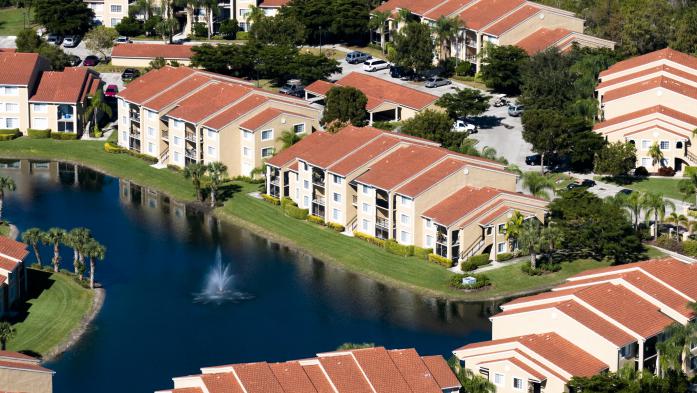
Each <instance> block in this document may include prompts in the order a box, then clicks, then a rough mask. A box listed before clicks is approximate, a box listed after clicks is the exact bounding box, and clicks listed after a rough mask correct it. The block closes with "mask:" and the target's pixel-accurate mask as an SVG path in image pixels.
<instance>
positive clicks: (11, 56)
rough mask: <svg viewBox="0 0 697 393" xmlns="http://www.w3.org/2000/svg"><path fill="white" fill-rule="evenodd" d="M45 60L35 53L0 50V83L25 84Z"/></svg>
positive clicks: (27, 83)
mask: <svg viewBox="0 0 697 393" xmlns="http://www.w3.org/2000/svg"><path fill="white" fill-rule="evenodd" d="M44 63H45V61H44V60H42V58H41V57H40V56H39V55H38V54H36V53H20V52H17V53H14V52H0V69H1V70H2V72H0V85H19V86H27V85H29V82H30V81H31V78H32V75H33V74H34V70H35V69H36V68H37V67H41V66H42V65H44Z"/></svg>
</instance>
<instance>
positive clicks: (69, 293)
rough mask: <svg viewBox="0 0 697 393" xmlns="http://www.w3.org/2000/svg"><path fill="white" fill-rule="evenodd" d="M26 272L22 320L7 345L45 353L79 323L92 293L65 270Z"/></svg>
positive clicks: (66, 338) (30, 270) (90, 300)
mask: <svg viewBox="0 0 697 393" xmlns="http://www.w3.org/2000/svg"><path fill="white" fill-rule="evenodd" d="M27 272H28V273H29V277H28V278H29V285H30V297H31V299H30V300H29V301H28V302H27V306H28V310H26V314H25V315H24V318H23V320H22V321H20V322H17V323H16V324H15V325H14V327H15V329H16V331H17V335H16V336H15V337H14V338H13V339H12V340H10V341H9V343H8V349H9V350H11V351H31V352H34V353H37V354H40V355H45V354H47V353H49V351H51V349H53V348H54V347H56V346H58V345H60V344H61V343H63V342H65V341H66V340H68V339H69V337H70V335H71V334H72V332H73V331H74V330H75V329H76V328H78V327H79V325H80V322H81V321H82V319H83V317H84V316H85V315H86V314H87V313H89V311H90V310H91V307H92V297H93V296H94V294H93V292H92V291H91V290H89V289H85V288H83V287H81V286H80V285H78V284H77V283H76V282H75V281H74V280H73V278H72V277H69V276H68V275H65V274H60V273H59V274H55V273H49V272H44V271H40V270H34V269H28V270H27Z"/></svg>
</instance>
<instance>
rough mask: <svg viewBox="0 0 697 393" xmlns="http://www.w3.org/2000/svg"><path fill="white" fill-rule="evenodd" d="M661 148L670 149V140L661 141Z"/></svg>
mask: <svg viewBox="0 0 697 393" xmlns="http://www.w3.org/2000/svg"><path fill="white" fill-rule="evenodd" d="M660 146H661V150H668V149H670V142H669V141H661V145H660Z"/></svg>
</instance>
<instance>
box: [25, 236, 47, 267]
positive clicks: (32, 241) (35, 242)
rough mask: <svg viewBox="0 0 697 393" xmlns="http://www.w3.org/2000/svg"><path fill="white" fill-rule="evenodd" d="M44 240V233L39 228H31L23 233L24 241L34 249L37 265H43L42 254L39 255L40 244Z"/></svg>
mask: <svg viewBox="0 0 697 393" xmlns="http://www.w3.org/2000/svg"><path fill="white" fill-rule="evenodd" d="M43 238H44V233H43V232H42V231H41V229H39V228H29V229H27V230H26V231H24V233H22V241H23V242H24V243H27V244H29V245H30V246H31V247H32V248H33V249H34V255H35V256H36V263H38V264H39V266H42V265H41V254H40V253H39V242H41V241H42V240H43Z"/></svg>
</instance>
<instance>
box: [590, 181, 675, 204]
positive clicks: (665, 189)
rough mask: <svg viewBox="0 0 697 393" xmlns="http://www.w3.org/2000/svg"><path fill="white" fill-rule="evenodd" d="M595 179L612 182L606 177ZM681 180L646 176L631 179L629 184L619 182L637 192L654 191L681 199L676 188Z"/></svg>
mask: <svg viewBox="0 0 697 393" xmlns="http://www.w3.org/2000/svg"><path fill="white" fill-rule="evenodd" d="M595 180H599V181H604V182H610V183H613V182H612V181H611V180H609V179H608V178H606V177H602V176H596V177H595ZM680 180H682V179H681V178H679V177H666V178H656V177H651V178H646V179H641V180H636V181H633V182H632V183H629V184H624V183H622V184H619V185H620V186H622V187H624V188H628V189H631V190H634V191H638V192H656V193H661V194H663V196H665V197H668V198H673V199H679V200H682V199H683V195H682V194H681V193H680V191H679V190H678V183H679V182H680Z"/></svg>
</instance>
